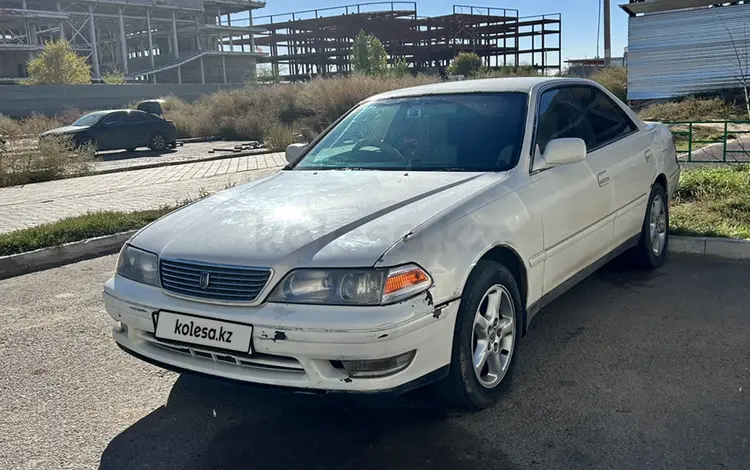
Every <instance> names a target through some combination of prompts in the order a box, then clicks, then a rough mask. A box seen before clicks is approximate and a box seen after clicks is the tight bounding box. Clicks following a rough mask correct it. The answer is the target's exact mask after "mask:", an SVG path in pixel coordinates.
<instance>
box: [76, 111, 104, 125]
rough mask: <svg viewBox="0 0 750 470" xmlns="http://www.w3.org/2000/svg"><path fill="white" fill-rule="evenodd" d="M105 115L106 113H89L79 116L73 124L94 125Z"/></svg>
mask: <svg viewBox="0 0 750 470" xmlns="http://www.w3.org/2000/svg"><path fill="white" fill-rule="evenodd" d="M102 117H104V113H91V114H87V115H85V116H81V117H80V118H78V120H77V121H76V122H74V123H73V124H71V125H73V126H93V125H94V124H96V123H97V122H99V121H100V120H101V118H102Z"/></svg>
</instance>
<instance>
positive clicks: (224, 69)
mask: <svg viewBox="0 0 750 470" xmlns="http://www.w3.org/2000/svg"><path fill="white" fill-rule="evenodd" d="M221 70H222V72H223V73H224V83H227V59H226V58H225V57H224V56H221Z"/></svg>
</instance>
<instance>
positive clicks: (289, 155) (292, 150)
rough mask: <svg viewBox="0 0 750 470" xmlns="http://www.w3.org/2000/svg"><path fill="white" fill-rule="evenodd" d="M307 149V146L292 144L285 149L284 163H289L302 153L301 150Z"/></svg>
mask: <svg viewBox="0 0 750 470" xmlns="http://www.w3.org/2000/svg"><path fill="white" fill-rule="evenodd" d="M305 147H307V144H292V145H290V146H289V147H287V148H286V161H287V162H289V163H291V162H292V161H294V159H295V158H297V157H298V156H299V154H300V153H302V150H304V149H305Z"/></svg>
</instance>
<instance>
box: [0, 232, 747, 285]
mask: <svg viewBox="0 0 750 470" xmlns="http://www.w3.org/2000/svg"><path fill="white" fill-rule="evenodd" d="M135 232H137V230H131V231H129V232H122V233H116V234H114V235H105V236H103V237H97V238H90V239H88V240H82V241H79V242H71V243H66V244H64V245H61V246H56V247H52V248H41V249H39V250H35V251H29V252H26V253H18V254H15V255H10V256H2V257H0V279H8V278H11V277H15V276H20V275H22V274H29V273H33V272H37V271H43V270H45V269H51V268H57V267H60V266H64V265H66V264H71V263H77V262H78V261H83V260H86V259H91V258H96V257H99V256H105V255H111V254H113V253H117V252H118V251H119V250H120V248H121V247H122V245H123V244H124V243H125V242H126V241H128V239H129V238H130V237H131V236H132V235H133V234H134V233H135ZM669 251H670V252H672V253H688V254H698V255H707V256H717V257H721V258H730V259H738V260H744V259H750V240H737V239H733V238H714V237H681V236H676V235H673V236H671V237H670V238H669Z"/></svg>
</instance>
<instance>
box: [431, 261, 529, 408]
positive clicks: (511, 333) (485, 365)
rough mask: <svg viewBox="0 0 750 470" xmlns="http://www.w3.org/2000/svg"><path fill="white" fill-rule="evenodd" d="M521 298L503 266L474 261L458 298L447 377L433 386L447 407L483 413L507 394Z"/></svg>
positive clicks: (516, 347) (515, 354) (516, 345)
mask: <svg viewBox="0 0 750 470" xmlns="http://www.w3.org/2000/svg"><path fill="white" fill-rule="evenodd" d="M521 305H522V304H521V297H520V294H519V291H518V286H517V284H516V281H515V279H514V278H513V275H512V274H511V273H510V271H509V270H508V269H507V268H506V267H505V266H503V265H501V264H498V263H494V262H490V261H480V262H479V263H477V266H476V268H475V269H474V272H473V273H472V274H471V276H470V277H469V281H468V282H467V287H466V289H465V290H464V294H463V295H462V296H461V306H460V307H459V311H458V317H457V319H456V327H455V331H454V334H453V351H452V357H451V364H450V372H449V374H448V377H446V378H445V379H444V380H443V381H441V382H440V383H438V384H437V387H438V392H439V393H440V394H441V395H442V397H443V398H444V399H446V400H447V401H448V402H449V403H450V404H452V405H456V406H460V407H464V408H470V409H483V408H487V407H489V406H492V405H493V404H494V403H495V402H496V401H497V399H498V397H500V396H501V395H503V394H504V393H505V392H506V391H507V390H508V389H509V388H510V384H511V381H512V378H513V372H514V370H515V367H516V364H517V363H518V353H519V343H520V341H519V339H520V337H521V334H520V333H521V330H522V326H521V325H522V323H521V322H522V318H523V315H522V312H521Z"/></svg>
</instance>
